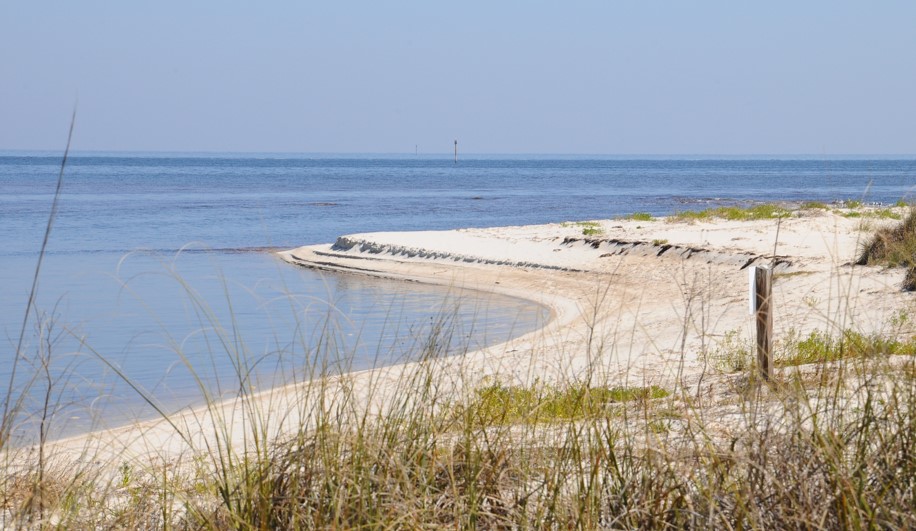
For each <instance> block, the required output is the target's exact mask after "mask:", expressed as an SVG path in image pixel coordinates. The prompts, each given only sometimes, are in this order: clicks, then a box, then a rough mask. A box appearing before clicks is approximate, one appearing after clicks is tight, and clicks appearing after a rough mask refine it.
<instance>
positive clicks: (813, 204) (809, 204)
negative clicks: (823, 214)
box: [801, 201, 830, 210]
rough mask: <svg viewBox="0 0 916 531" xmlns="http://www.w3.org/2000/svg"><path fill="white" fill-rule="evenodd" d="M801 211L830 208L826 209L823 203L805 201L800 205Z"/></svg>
mask: <svg viewBox="0 0 916 531" xmlns="http://www.w3.org/2000/svg"><path fill="white" fill-rule="evenodd" d="M801 209H802V210H829V209H830V207H828V206H827V205H826V204H825V203H822V202H820V201H805V202H804V203H802V204H801Z"/></svg>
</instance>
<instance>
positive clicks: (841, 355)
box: [774, 329, 916, 367]
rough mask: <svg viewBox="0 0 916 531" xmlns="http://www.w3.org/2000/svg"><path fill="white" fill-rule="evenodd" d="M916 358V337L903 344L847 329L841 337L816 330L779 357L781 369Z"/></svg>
mask: <svg viewBox="0 0 916 531" xmlns="http://www.w3.org/2000/svg"><path fill="white" fill-rule="evenodd" d="M901 354H905V355H910V356H912V355H916V338H912V339H910V340H907V341H900V340H897V339H893V338H890V337H887V336H884V335H881V334H863V333H861V332H858V331H855V330H850V329H847V330H844V331H843V333H842V334H840V335H839V336H838V337H833V336H830V335H828V334H827V333H826V332H823V331H819V330H815V331H813V332H811V333H810V334H808V336H807V337H805V338H804V339H802V340H801V341H798V342H797V343H795V344H794V345H792V346H791V347H790V348H788V349H786V351H785V352H784V353H782V354H781V355H779V356H777V357H776V359H775V360H774V363H775V365H776V366H777V367H787V366H793V365H805V364H808V363H823V362H828V361H837V360H842V359H850V358H868V357H875V356H893V355H901Z"/></svg>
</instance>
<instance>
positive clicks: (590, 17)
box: [0, 0, 916, 155]
mask: <svg viewBox="0 0 916 531" xmlns="http://www.w3.org/2000/svg"><path fill="white" fill-rule="evenodd" d="M913 28H916V2H912V1H883V2H848V1H842V0H837V1H820V0H813V1H805V2H798V1H793V2H788V1H782V0H776V1H771V2H755V3H750V2H734V1H721V2H712V1H703V0H697V1H692V2H662V1H635V0H631V1H611V0H605V1H592V2H590V1H570V2H541V1H537V0H529V1H517V2H516V1H508V0H507V1H501V2H477V1H463V2H448V3H446V2H429V1H426V2H421V1H391V2H363V1H355V0H354V1H347V0H341V1H335V2H304V1H303V2H291V1H289V2H287V1H279V0H278V1H274V2H259V3H255V2H234V1H231V0H228V1H219V2H217V1H214V0H199V1H196V2H177V1H172V0H162V1H157V2H115V1H97V0H81V1H80V2H68V1H61V0H57V1H54V0H48V1H42V2H26V1H6V2H4V3H3V4H2V6H0V150H61V149H62V147H63V145H64V144H65V142H66V135H67V129H68V126H69V120H70V116H71V113H72V111H73V109H74V106H75V107H76V108H77V122H76V128H75V132H74V141H73V148H74V149H76V150H85V151H89V150H92V151H188V152H200V151H206V152H293V153H413V152H414V151H415V150H417V151H419V152H420V153H423V154H430V153H445V152H449V151H450V150H451V149H452V142H453V141H454V140H455V139H458V140H459V142H460V145H461V149H462V152H465V153H481V154H486V153H494V154H495V153H519V154H526V153H528V154H609V155H615V154H617V155H628V154H646V155H654V154H723V155H739V154H745V155H747V154H750V155H753V154H813V155H818V154H821V155H842V154H913V153H916V31H914V30H913Z"/></svg>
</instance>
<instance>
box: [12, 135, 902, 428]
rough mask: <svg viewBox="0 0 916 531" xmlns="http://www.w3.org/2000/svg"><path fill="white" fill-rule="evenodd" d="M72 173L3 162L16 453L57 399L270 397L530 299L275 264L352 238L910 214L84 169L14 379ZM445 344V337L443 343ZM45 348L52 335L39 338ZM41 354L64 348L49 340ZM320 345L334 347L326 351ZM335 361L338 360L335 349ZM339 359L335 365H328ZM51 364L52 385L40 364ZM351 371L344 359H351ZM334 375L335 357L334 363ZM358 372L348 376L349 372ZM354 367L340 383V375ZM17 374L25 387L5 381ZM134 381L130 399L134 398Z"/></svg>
mask: <svg viewBox="0 0 916 531" xmlns="http://www.w3.org/2000/svg"><path fill="white" fill-rule="evenodd" d="M60 162H61V154H54V153H10V152H6V153H3V152H0V266H2V267H0V333H2V341H3V347H2V349H0V363H2V365H0V390H3V391H4V396H6V393H5V390H6V389H7V388H8V387H9V385H8V382H10V381H11V378H12V380H13V389H14V392H13V394H12V396H13V397H17V396H20V394H19V392H18V390H19V389H21V388H22V387H23V386H25V385H27V383H28V382H29V381H30V380H31V379H32V378H33V377H36V376H37V378H38V379H37V380H36V381H35V382H34V383H33V385H32V388H33V392H31V393H29V394H26V395H22V396H25V398H26V399H25V402H24V403H23V404H22V411H23V412H24V415H23V417H21V418H22V419H24V421H25V424H24V425H23V426H24V427H23V428H22V429H21V430H19V433H20V434H21V436H22V437H25V438H27V437H28V433H31V432H33V431H34V430H33V429H32V428H30V427H29V426H33V424H31V425H30V424H29V420H30V419H31V420H32V421H34V420H35V419H37V418H38V416H37V415H36V412H38V411H40V410H41V408H42V404H43V398H44V396H45V395H44V394H43V392H39V391H42V390H43V389H44V384H43V383H42V382H44V381H47V380H48V378H50V380H51V381H53V386H52V390H53V394H52V397H51V398H52V400H51V403H52V405H53V406H54V408H53V410H54V412H55V415H54V417H53V429H52V431H53V432H54V433H55V434H58V435H63V434H68V433H73V432H78V431H85V430H87V429H92V428H102V427H107V426H111V425H117V424H119V423H123V422H125V421H126V420H129V419H133V418H143V417H147V416H150V415H153V414H154V412H153V410H152V409H151V408H150V407H149V406H148V405H147V404H145V402H144V399H143V398H142V396H141V395H145V396H146V397H147V398H150V399H153V400H154V401H156V402H157V403H158V404H159V405H161V407H162V408H163V409H164V410H166V411H173V410H176V409H178V408H180V407H183V406H186V405H189V404H194V403H199V402H200V401H201V400H202V399H203V394H204V393H209V394H210V396H211V397H216V398H218V397H228V396H232V395H234V394H235V393H237V391H238V387H239V386H238V382H239V380H240V367H242V374H241V378H243V379H247V380H246V381H250V382H251V385H252V387H255V388H264V387H268V386H271V385H277V384H281V383H288V382H290V381H295V380H297V379H301V378H304V377H307V375H306V374H305V372H306V369H305V367H306V366H308V365H310V364H315V363H317V364H319V365H322V364H326V365H329V366H328V367H327V370H329V371H342V370H355V369H361V368H367V367H371V366H375V365H383V364H389V363H395V362H399V361H404V360H407V359H411V358H412V357H415V356H417V355H418V354H419V353H420V352H421V351H422V350H423V345H424V342H425V341H427V340H428V339H429V337H430V335H431V334H432V333H433V331H434V330H437V329H439V328H446V329H448V330H449V334H448V336H447V337H445V338H443V339H442V340H441V341H440V344H442V345H443V348H444V350H446V351H448V352H449V353H456V352H461V351H463V350H464V349H466V348H478V347H480V346H484V345H490V344H494V343H499V342H502V341H506V340H507V339H509V338H511V337H516V336H518V335H521V334H523V333H526V332H528V331H531V330H534V329H536V328H537V327H538V326H540V325H541V324H543V323H544V322H545V320H546V319H547V317H548V313H547V311H546V310H545V309H544V308H541V307H539V306H537V305H534V304H532V303H530V302H528V301H523V300H519V299H513V298H510V297H502V296H496V295H491V294H481V293H474V292H459V291H456V290H449V289H448V288H440V287H429V286H422V285H418V284H415V283H404V282H395V281H382V280H377V279H369V278H364V277H360V276H354V275H334V274H327V273H316V272H312V271H308V270H303V269H298V268H295V267H293V266H289V265H287V264H284V263H281V262H279V261H278V260H277V259H276V258H275V257H274V256H273V255H272V254H271V253H270V252H269V251H270V250H271V249H287V248H293V247H297V246H300V245H306V244H314V243H325V242H333V241H334V240H335V239H336V237H337V236H339V235H341V234H348V233H356V232H372V231H405V230H432V229H454V228H461V227H486V226H507V225H524V224H537V223H549V222H561V221H571V220H586V219H600V218H610V217H615V216H620V215H625V214H628V213H632V212H635V211H642V212H649V213H652V214H653V215H665V214H671V213H673V212H675V211H678V210H687V209H698V208H705V207H706V206H714V205H721V204H741V203H748V202H759V201H807V200H814V201H823V202H828V203H829V202H832V201H842V200H850V199H852V200H862V201H865V202H875V203H894V202H896V201H898V200H901V199H903V200H909V199H912V198H913V195H914V186H916V160H913V159H912V158H882V159H871V158H853V159H843V158H816V157H807V158H786V157H767V158H741V157H733V158H728V159H721V158H718V159H717V158H704V157H693V158H685V157H655V158H642V159H633V158H621V157H546V156H545V157H512V156H505V157H493V156H491V157H468V158H462V160H460V161H459V162H458V163H457V164H456V163H455V162H454V161H453V160H451V159H450V158H445V157H441V158H439V157H415V156H386V157H382V156H371V155H366V156H339V155H338V156H329V155H324V156H321V155H312V156H307V155H285V154H269V155H265V154H233V155H225V154H220V155H213V154H192V155H189V154H143V153H137V154H125V153H88V154H87V153H83V154H75V155H72V156H71V158H70V159H69V161H68V164H67V166H66V169H65V172H64V180H63V189H62V195H61V197H60V207H59V212H58V214H57V216H56V218H55V219H54V224H53V228H52V232H51V235H50V240H49V242H48V247H47V255H46V257H45V262H44V264H43V267H42V270H41V274H40V277H39V284H38V298H37V301H36V304H35V307H34V309H33V311H32V313H31V314H30V315H29V316H28V319H27V320H26V321H25V323H26V327H25V334H24V337H25V342H24V345H23V348H22V352H23V353H24V354H26V355H27V359H23V360H21V361H20V362H19V363H18V364H17V363H14V353H15V352H16V347H17V345H18V344H19V337H20V331H21V330H22V325H23V322H24V318H25V308H26V305H27V301H28V297H29V290H30V287H31V285H32V278H33V273H34V271H35V265H36V261H37V257H38V251H39V248H40V246H41V242H42V239H43V237H44V231H45V227H46V224H47V221H48V217H49V212H50V209H51V203H52V200H53V194H54V190H55V187H56V183H57V175H58V172H59V169H60ZM442 325H446V326H442ZM39 328H40V329H41V330H42V333H41V334H38V333H37V331H38V329H39ZM39 337H45V338H50V341H44V342H41V341H39V340H38V338H39ZM323 341H324V343H323ZM327 341H331V343H332V345H331V346H330V347H329V346H328V345H327ZM329 350H333V351H334V352H335V353H337V355H333V356H330V358H329V357H328V351H329ZM36 353H42V354H43V355H44V356H45V357H46V358H47V359H49V360H50V365H49V367H50V368H49V369H48V370H47V371H45V370H43V369H42V367H41V365H40V364H38V365H36V363H35V360H36V359H41V358H40V357H39V356H36ZM340 354H345V355H344V356H341V355H340ZM322 357H323V358H322ZM341 358H343V359H344V360H345V361H342V360H341ZM341 364H342V366H340V365H341ZM14 367H15V368H16V371H17V373H16V375H15V377H13V376H12V374H11V373H12V370H13V368H14ZM127 381H129V382H130V383H131V386H135V387H136V388H137V389H134V388H132V387H131V386H128V385H126V382H127Z"/></svg>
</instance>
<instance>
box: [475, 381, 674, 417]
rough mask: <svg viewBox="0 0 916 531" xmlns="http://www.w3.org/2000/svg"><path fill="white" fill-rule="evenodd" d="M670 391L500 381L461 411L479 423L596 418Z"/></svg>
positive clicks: (481, 389)
mask: <svg viewBox="0 0 916 531" xmlns="http://www.w3.org/2000/svg"><path fill="white" fill-rule="evenodd" d="M668 394H669V393H668V391H667V390H665V389H663V388H661V387H658V386H654V385H653V386H649V387H623V386H617V387H589V386H586V385H575V386H571V387H564V388H557V387H551V386H545V387H539V386H527V387H523V386H505V385H502V384H498V383H497V384H492V385H488V386H486V387H483V388H480V389H477V390H476V392H475V396H474V398H473V400H472V401H471V403H470V404H469V405H468V406H467V407H466V408H463V409H462V410H461V413H462V414H464V415H466V416H469V417H471V418H472V420H473V423H474V424H476V425H480V426H492V425H500V424H520V423H527V424H530V423H538V422H553V421H558V420H573V419H585V418H594V417H597V416H600V415H605V414H607V413H608V405H610V404H614V403H624V402H631V401H634V400H652V399H657V398H664V397H666V396H668Z"/></svg>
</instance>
